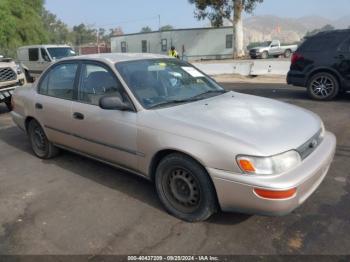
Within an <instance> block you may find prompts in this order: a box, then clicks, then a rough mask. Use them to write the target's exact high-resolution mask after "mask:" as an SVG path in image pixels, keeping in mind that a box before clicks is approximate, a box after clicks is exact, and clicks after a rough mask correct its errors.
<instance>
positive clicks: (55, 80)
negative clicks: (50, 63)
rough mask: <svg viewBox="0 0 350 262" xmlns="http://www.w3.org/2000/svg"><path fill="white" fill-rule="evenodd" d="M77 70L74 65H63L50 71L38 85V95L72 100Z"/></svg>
mask: <svg viewBox="0 0 350 262" xmlns="http://www.w3.org/2000/svg"><path fill="white" fill-rule="evenodd" d="M77 69H78V64H76V63H65V64H60V65H57V66H55V67H54V68H53V69H51V70H50V71H49V72H48V73H47V74H46V75H45V77H44V79H43V80H42V81H41V83H40V85H39V89H38V91H39V93H40V94H42V95H48V96H52V97H57V98H61V99H66V100H73V94H74V83H75V77H76V73H77Z"/></svg>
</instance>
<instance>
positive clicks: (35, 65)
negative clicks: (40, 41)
mask: <svg viewBox="0 0 350 262" xmlns="http://www.w3.org/2000/svg"><path fill="white" fill-rule="evenodd" d="M70 56H75V52H74V51H73V49H72V48H71V47H70V46H67V45H36V46H23V47H20V48H19V49H18V50H17V59H18V62H19V63H20V64H21V66H22V67H23V69H24V71H25V72H24V73H25V75H26V78H27V81H28V82H32V81H33V80H34V79H35V78H37V77H38V76H39V75H40V74H41V73H42V72H43V71H44V70H45V69H46V68H47V67H48V66H49V65H51V64H52V62H55V61H57V60H59V59H62V58H65V57H70Z"/></svg>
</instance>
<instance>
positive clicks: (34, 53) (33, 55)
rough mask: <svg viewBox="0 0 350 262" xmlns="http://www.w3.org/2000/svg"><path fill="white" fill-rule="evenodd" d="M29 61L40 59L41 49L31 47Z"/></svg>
mask: <svg viewBox="0 0 350 262" xmlns="http://www.w3.org/2000/svg"><path fill="white" fill-rule="evenodd" d="M28 54H29V61H38V60H39V49H38V48H29V50H28Z"/></svg>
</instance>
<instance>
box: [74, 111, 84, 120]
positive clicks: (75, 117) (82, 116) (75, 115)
mask: <svg viewBox="0 0 350 262" xmlns="http://www.w3.org/2000/svg"><path fill="white" fill-rule="evenodd" d="M73 118H74V119H77V120H84V118H85V117H84V115H83V114H82V113H78V112H76V113H74V114H73Z"/></svg>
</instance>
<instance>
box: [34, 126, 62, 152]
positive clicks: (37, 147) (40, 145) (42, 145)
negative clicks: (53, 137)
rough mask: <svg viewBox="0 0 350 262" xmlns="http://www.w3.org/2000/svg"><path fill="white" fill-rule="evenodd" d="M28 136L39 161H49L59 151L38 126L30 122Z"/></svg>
mask: <svg viewBox="0 0 350 262" xmlns="http://www.w3.org/2000/svg"><path fill="white" fill-rule="evenodd" d="M28 136H29V141H30V145H31V147H32V150H33V152H34V154H35V155H36V156H37V157H39V158H41V159H50V158H53V157H55V156H57V155H58V153H59V149H58V148H57V147H56V146H54V145H53V144H52V143H51V142H50V141H49V140H48V138H47V136H46V134H45V132H44V130H43V128H42V127H41V126H40V124H39V123H38V122H37V121H35V120H31V121H30V122H29V124H28Z"/></svg>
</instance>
